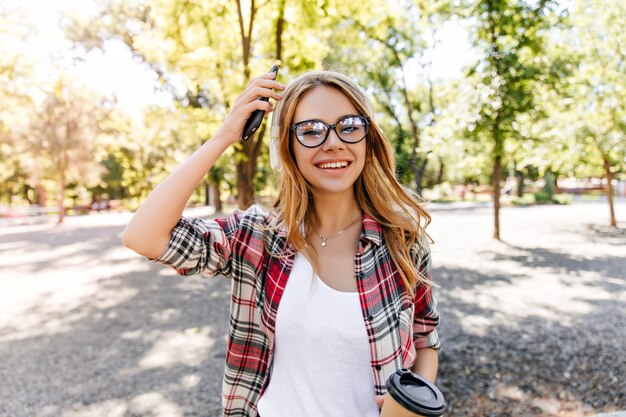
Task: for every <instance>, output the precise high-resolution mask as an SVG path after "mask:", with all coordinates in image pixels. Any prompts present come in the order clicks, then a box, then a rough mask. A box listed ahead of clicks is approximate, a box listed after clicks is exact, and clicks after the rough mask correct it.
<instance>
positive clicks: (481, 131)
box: [0, 0, 626, 417]
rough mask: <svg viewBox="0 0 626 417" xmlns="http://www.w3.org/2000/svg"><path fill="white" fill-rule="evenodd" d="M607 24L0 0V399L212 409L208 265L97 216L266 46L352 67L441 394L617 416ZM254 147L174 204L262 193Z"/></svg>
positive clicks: (464, 402) (267, 189) (0, 411)
mask: <svg viewBox="0 0 626 417" xmlns="http://www.w3.org/2000/svg"><path fill="white" fill-rule="evenodd" d="M625 28H626V2H624V1H618V0H563V1H551V0H411V1H409V0H359V1H358V2H354V1H351V0H246V1H244V0H80V1H78V0H76V1H73V0H0V381H2V383H0V417H33V416H36V417H57V416H62V417H91V416H93V417H101V416H107V417H108V416H111V417H136V416H142V417H183V416H185V417H186V416H204V417H206V416H218V415H221V396H220V394H221V383H222V376H223V369H224V358H225V356H226V349H227V340H226V335H227V328H228V326H227V325H228V312H229V301H230V282H229V281H227V280H224V279H210V280H207V279H202V278H188V279H185V280H180V279H176V277H175V276H174V275H175V274H174V272H173V271H171V270H170V269H167V268H164V267H163V266H162V265H155V264H151V263H149V262H147V261H146V260H145V259H143V258H142V257H140V256H138V255H137V254H135V253H134V252H132V251H130V250H128V249H126V248H124V247H122V245H121V243H120V237H119V236H120V233H121V232H122V230H123V229H124V227H125V225H126V224H127V222H128V221H129V219H130V217H131V216H132V212H133V211H134V210H135V209H136V208H137V207H138V206H139V204H140V203H141V202H142V201H143V200H144V199H145V198H146V196H147V195H148V193H149V192H150V191H151V190H152V189H153V188H154V187H155V186H156V185H157V184H159V182H160V181H162V180H163V178H164V177H165V176H166V175H167V174H168V173H170V172H171V171H172V170H173V169H174V168H175V167H176V166H178V165H179V164H180V163H181V162H182V161H184V160H185V159H186V158H187V157H188V156H189V155H190V154H191V153H192V152H193V151H194V150H195V149H197V148H198V147H199V146H200V145H201V144H202V143H204V142H205V141H207V140H209V139H210V138H211V136H212V135H213V134H214V133H215V132H216V131H217V129H218V128H219V126H220V124H221V123H222V121H223V120H224V118H225V116H226V115H227V113H228V111H229V110H230V107H231V105H232V103H233V102H234V100H235V98H236V97H237V96H238V95H239V94H240V93H241V92H242V91H243V89H244V88H245V85H246V83H247V82H248V81H249V80H250V79H251V78H253V77H256V76H257V75H260V74H262V73H265V72H266V71H268V69H269V68H270V66H271V65H272V64H273V63H274V62H275V61H276V60H277V59H278V60H280V61H281V62H282V66H281V69H280V72H279V76H278V79H279V80H280V81H281V82H284V83H288V82H289V81H291V80H293V79H294V78H295V77H296V76H298V75H299V74H301V73H303V72H305V71H308V70H319V69H335V70H339V71H341V72H344V73H346V74H348V75H349V76H351V77H353V78H354V79H355V80H356V81H358V83H359V84H360V85H361V86H362V87H363V88H364V89H365V90H366V91H367V93H368V94H369V96H370V97H371V99H372V101H373V102H374V104H375V107H376V110H377V114H376V119H377V122H378V123H379V124H380V125H381V127H382V128H383V130H384V131H385V133H386V135H387V137H388V138H389V140H390V141H391V143H392V146H393V148H394V150H395V156H396V160H397V166H396V172H397V177H398V178H399V179H400V181H402V183H404V184H405V185H406V186H407V187H410V188H412V189H414V190H416V191H417V192H418V193H420V194H421V195H422V196H423V197H424V199H425V200H426V201H427V209H428V210H429V212H430V213H431V215H432V220H433V221H432V224H431V225H430V226H429V229H428V230H429V234H430V235H431V236H432V237H433V239H434V240H435V244H434V245H433V246H432V253H433V280H434V281H435V283H436V285H437V287H436V289H435V291H436V296H437V298H438V300H439V308H440V312H441V317H442V322H441V325H440V336H441V338H442V340H443V345H444V347H443V349H442V351H441V353H440V367H439V376H438V379H437V383H438V384H439V385H440V387H441V388H442V391H443V392H444V394H445V395H446V399H447V401H448V413H447V414H446V415H448V416H458V417H485V416H489V417H526V416H532V417H581V416H591V415H594V414H596V413H609V412H611V413H613V412H614V413H618V414H615V416H617V415H619V416H621V417H624V416H626V356H625V355H624V352H625V351H626V326H624V323H626V308H624V306H625V305H626V275H625V271H626V250H625V248H626V227H625V224H624V221H625V220H624V218H625V217H626V198H625V196H626V172H625V167H626V30H625ZM268 143H269V133H268V129H267V128H266V125H265V124H264V125H262V126H261V128H260V129H259V131H258V133H257V135H256V137H254V138H253V139H250V140H249V141H247V142H246V143H238V144H236V145H234V146H232V147H231V148H230V149H229V150H228V151H227V154H226V155H225V156H224V157H223V158H221V159H220V160H219V161H218V163H217V165H216V166H215V167H214V169H212V170H211V171H210V172H209V173H207V175H206V177H205V178H204V180H203V182H202V183H201V184H200V186H199V187H198V188H197V190H196V191H195V193H194V194H193V196H192V199H191V200H190V202H189V207H187V209H186V211H185V214H186V215H189V216H201V217H207V216H209V217H215V216H222V215H228V213H230V212H232V210H234V209H235V208H237V207H239V208H245V207H248V206H249V205H250V204H252V203H254V202H257V203H260V204H263V205H270V204H271V203H272V200H273V198H274V197H275V196H276V184H277V181H276V180H277V174H276V173H275V172H273V171H272V170H271V168H270V164H269V157H268V149H267V144H268ZM603 415H604V414H603ZM611 415H612V416H613V414H611Z"/></svg>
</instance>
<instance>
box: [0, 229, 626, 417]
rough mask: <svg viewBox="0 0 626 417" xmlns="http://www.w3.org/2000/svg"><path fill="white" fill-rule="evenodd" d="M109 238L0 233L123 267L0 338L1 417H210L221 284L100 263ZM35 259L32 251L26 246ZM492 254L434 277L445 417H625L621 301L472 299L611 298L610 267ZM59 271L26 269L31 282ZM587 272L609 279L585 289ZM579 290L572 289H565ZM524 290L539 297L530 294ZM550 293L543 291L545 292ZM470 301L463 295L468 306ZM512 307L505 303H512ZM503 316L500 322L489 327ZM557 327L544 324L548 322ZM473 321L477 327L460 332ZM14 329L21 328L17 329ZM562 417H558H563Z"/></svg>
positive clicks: (216, 393) (217, 374) (126, 263)
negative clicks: (562, 293)
mask: <svg viewBox="0 0 626 417" xmlns="http://www.w3.org/2000/svg"><path fill="white" fill-rule="evenodd" d="M121 229H122V228H121V227H100V228H98V227H96V228H89V229H77V230H69V231H62V232H59V231H57V232H54V231H50V232H47V234H45V233H44V235H41V234H40V233H39V232H37V233H34V232H33V233H20V234H15V235H8V236H5V237H4V238H3V240H2V245H7V246H4V247H8V246H10V245H13V247H16V246H18V245H21V246H23V247H24V248H27V247H29V248H33V250H50V251H54V250H56V249H58V248H59V247H64V248H68V250H67V253H68V256H70V257H71V256H75V257H79V258H88V259H90V260H89V261H88V263H90V265H91V266H97V265H98V264H103V262H104V265H103V266H104V267H107V266H110V267H112V266H115V265H116V264H117V266H123V267H124V269H125V270H124V271H123V272H119V271H118V270H117V269H116V270H115V271H117V272H112V273H111V274H109V275H107V276H106V278H101V279H98V280H95V281H94V282H93V283H91V284H90V285H92V286H95V288H94V289H93V290H91V291H89V292H85V294H84V295H82V296H78V297H77V298H76V299H77V300H78V301H77V302H75V303H74V304H72V305H71V307H67V305H64V304H62V303H60V304H59V303H57V304H50V303H49V302H48V299H49V298H50V297H53V296H54V294H51V293H42V295H41V296H40V299H39V300H37V301H36V302H33V303H32V304H31V305H30V306H28V308H26V309H25V310H24V311H23V314H21V315H20V317H19V318H17V320H19V321H16V322H15V323H13V324H11V325H9V326H7V327H5V328H0V358H1V360H0V380H2V381H3V383H2V384H0V398H2V399H3V400H2V402H1V403H0V415H1V416H3V417H4V416H6V417H9V416H10V417H32V416H36V417H51V416H63V417H74V416H81V417H83V416H114V417H115V416H120V417H123V416H167V417H177V416H219V415H220V410H221V407H220V403H221V400H220V394H221V380H222V375H223V368H224V358H225V349H226V341H225V337H226V332H227V324H228V305H229V291H230V284H229V282H228V281H227V280H225V279H222V278H211V279H207V278H187V279H184V280H183V279H182V278H179V277H177V276H175V275H174V274H173V272H171V271H169V270H168V269H166V268H164V267H162V266H159V265H151V264H148V263H147V262H145V261H143V260H141V259H139V258H138V257H137V258H136V259H135V258H133V259H130V260H129V259H128V258H125V259H124V258H121V259H109V258H108V256H109V255H110V254H111V253H113V252H114V251H115V250H116V249H119V238H118V234H119V232H120V231H121ZM34 248H36V249H34ZM512 248H513V249H515V250H514V251H513V252H515V254H514V255H507V254H505V253H494V254H492V256H493V259H494V260H496V261H507V262H513V263H516V264H518V265H519V266H520V267H524V268H526V269H521V270H518V271H514V272H513V273H511V274H498V273H484V272H479V271H476V270H471V269H466V268H448V267H446V268H436V269H435V270H434V272H433V276H435V277H436V279H437V281H438V282H439V283H440V285H441V288H438V289H437V295H438V298H439V301H440V308H441V314H442V317H443V321H442V324H441V330H440V332H441V337H442V339H443V340H444V349H443V351H442V353H441V356H440V371H439V380H438V384H439V385H440V386H441V388H442V390H443V391H444V394H446V397H447V400H448V402H449V413H448V414H447V415H449V416H459V417H473V416H476V417H479V416H480V417H484V416H498V417H507V416H510V417H519V416H539V417H544V416H545V417H547V416H557V415H558V416H574V415H576V416H578V415H580V414H572V413H574V411H572V410H578V411H576V412H579V410H581V409H583V410H585V411H588V414H592V413H593V412H608V411H614V410H618V409H624V408H626V396H625V393H626V385H625V381H626V371H625V370H626V362H625V358H624V355H623V352H624V351H626V334H625V333H626V331H625V329H624V325H623V323H624V322H625V320H626V317H625V313H624V306H623V297H622V299H621V304H620V297H619V296H616V297H613V298H608V299H598V298H593V297H590V296H587V295H586V294H585V293H581V294H580V295H578V296H576V297H577V298H576V300H575V301H577V302H579V303H582V305H584V306H585V308H586V310H585V312H584V313H577V314H568V315H567V320H562V319H560V318H559V316H561V317H563V318H565V315H564V313H563V311H564V309H563V306H560V305H559V303H560V298H559V294H552V295H551V296H552V298H553V300H554V304H553V305H549V304H548V305H545V306H543V308H544V309H545V311H548V312H552V315H548V317H552V318H546V316H545V315H538V314H536V312H535V311H532V310H529V311H516V312H515V314H513V315H511V316H506V315H505V314H504V313H503V309H505V307H506V305H507V302H508V301H507V300H494V301H498V302H494V303H493V304H490V303H488V302H485V300H484V299H480V300H479V296H480V294H481V292H482V291H483V289H486V288H492V287H498V286H500V287H503V288H505V287H506V288H508V287H515V286H516V285H518V284H520V283H523V282H524V281H525V280H529V279H532V278H533V277H532V276H529V274H528V273H527V272H525V271H526V270H527V268H545V269H548V270H550V271H551V273H552V274H553V275H554V274H556V275H557V276H558V277H559V278H558V279H559V280H561V281H562V282H563V283H564V284H563V285H564V286H566V284H567V283H568V282H569V283H570V284H571V285H580V286H584V287H586V288H588V289H589V290H590V293H593V292H594V291H596V292H597V291H600V292H606V293H610V294H620V293H621V294H623V292H624V276H623V271H624V269H625V268H626V266H625V264H624V262H625V261H624V259H623V258H617V257H611V256H604V257H593V258H589V259H579V258H575V257H572V256H570V255H568V254H566V253H559V252H556V251H551V250H546V249H532V248H531V249H529V248H522V247H512ZM66 262H67V260H65V259H58V260H54V261H52V263H50V262H44V261H42V262H39V263H35V264H33V265H31V266H29V268H32V271H31V272H32V273H33V274H37V273H40V272H42V271H44V270H48V269H54V268H62V267H63V266H64V265H66ZM585 271H587V272H598V273H600V274H601V275H603V276H605V277H608V278H611V280H602V279H589V278H588V277H582V275H581V274H580V273H581V272H585ZM577 280H579V281H580V282H578V281H577ZM535 290H536V291H537V292H541V291H545V289H544V288H542V286H541V285H538V286H536V288H535ZM548 295H550V294H548ZM474 296H475V298H473V297H474ZM511 301H514V300H511ZM503 316H505V317H506V318H507V319H506V320H501V319H500V318H501V317H503ZM555 317H556V318H555ZM475 318H480V319H482V320H483V321H482V322H478V324H481V323H482V325H481V326H478V325H477V322H475V321H472V320H474V319H475ZM22 320H26V321H29V322H27V323H23V322H21V321H22ZM568 413H570V414H568Z"/></svg>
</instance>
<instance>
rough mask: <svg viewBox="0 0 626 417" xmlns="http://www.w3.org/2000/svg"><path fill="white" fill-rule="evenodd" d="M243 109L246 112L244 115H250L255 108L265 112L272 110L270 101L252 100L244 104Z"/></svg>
mask: <svg viewBox="0 0 626 417" xmlns="http://www.w3.org/2000/svg"><path fill="white" fill-rule="evenodd" d="M245 109H246V113H247V114H248V115H247V116H246V117H250V115H251V114H252V112H253V111H255V110H263V111H265V112H270V111H272V103H270V102H269V101H262V100H254V101H253V102H251V103H249V104H248V105H246V106H245Z"/></svg>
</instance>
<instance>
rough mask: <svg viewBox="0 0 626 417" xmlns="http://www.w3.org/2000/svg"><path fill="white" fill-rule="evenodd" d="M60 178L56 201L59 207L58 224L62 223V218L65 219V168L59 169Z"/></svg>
mask: <svg viewBox="0 0 626 417" xmlns="http://www.w3.org/2000/svg"><path fill="white" fill-rule="evenodd" d="M59 175H60V180H59V201H58V207H59V224H61V223H63V220H64V219H65V186H66V184H65V170H63V169H62V170H61V171H60V173H59Z"/></svg>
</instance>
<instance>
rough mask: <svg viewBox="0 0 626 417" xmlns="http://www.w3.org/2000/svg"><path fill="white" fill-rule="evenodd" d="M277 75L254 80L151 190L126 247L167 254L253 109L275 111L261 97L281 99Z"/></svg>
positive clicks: (152, 255) (128, 228)
mask: <svg viewBox="0 0 626 417" xmlns="http://www.w3.org/2000/svg"><path fill="white" fill-rule="evenodd" d="M274 76H275V75H274V74H273V73H270V74H264V75H262V76H260V77H257V78H255V79H253V80H252V81H251V82H250V83H249V84H248V87H247V88H246V90H245V91H244V92H243V94H241V95H240V96H239V97H238V98H237V100H236V101H235V103H234V104H233V109H232V110H231V112H230V114H229V115H228V116H227V117H226V120H225V121H224V124H223V125H222V126H221V127H220V129H219V130H218V132H217V133H216V134H215V136H214V137H213V138H212V139H211V140H209V141H207V142H205V143H204V144H203V145H202V146H201V147H200V148H199V149H198V150H197V151H196V152H195V153H194V154H193V155H191V157H189V159H187V160H186V161H185V162H184V163H183V164H182V165H181V166H180V167H178V168H177V169H176V170H175V171H174V172H173V173H172V174H170V175H169V176H168V177H167V178H166V179H165V180H164V181H163V182H162V183H161V184H159V185H158V186H157V187H156V188H155V189H154V190H153V191H152V192H151V193H150V195H149V196H148V198H147V199H146V200H145V201H144V202H143V204H142V205H141V206H140V207H139V209H138V210H137V212H136V213H135V215H134V216H133V218H132V219H131V221H130V222H129V223H128V225H127V226H126V229H125V230H124V232H123V234H122V243H123V244H124V245H125V246H126V247H128V248H130V249H132V250H134V251H135V252H137V253H138V254H140V255H143V256H147V257H149V258H157V257H158V256H159V255H161V254H162V253H163V251H164V250H165V248H166V247H167V244H168V242H169V240H170V235H171V232H172V229H173V228H174V226H175V225H176V223H177V222H178V220H179V219H180V217H181V215H182V212H183V209H184V208H185V206H186V204H187V202H188V201H189V198H190V197H191V194H192V193H193V191H194V190H195V188H196V187H197V186H198V184H199V183H200V181H201V180H202V178H203V177H204V176H205V175H206V173H207V172H208V171H209V170H210V169H211V168H212V167H213V165H215V162H216V161H217V160H218V158H219V157H220V156H221V155H222V154H223V153H224V152H225V151H226V149H228V147H229V146H230V145H232V144H233V143H235V142H237V141H239V139H240V138H241V134H242V132H243V127H244V125H245V123H246V121H247V120H248V118H249V117H250V115H251V114H252V112H253V111H254V110H257V109H260V110H265V111H266V112H270V111H272V109H273V106H272V105H271V104H270V103H269V102H265V101H261V100H257V98H259V97H271V98H274V99H275V100H280V99H281V95H279V94H277V93H276V92H274V89H277V90H283V89H284V88H285V86H284V85H283V84H281V83H278V82H276V81H274V80H273V78H274Z"/></svg>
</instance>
